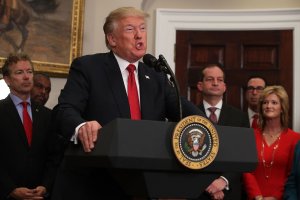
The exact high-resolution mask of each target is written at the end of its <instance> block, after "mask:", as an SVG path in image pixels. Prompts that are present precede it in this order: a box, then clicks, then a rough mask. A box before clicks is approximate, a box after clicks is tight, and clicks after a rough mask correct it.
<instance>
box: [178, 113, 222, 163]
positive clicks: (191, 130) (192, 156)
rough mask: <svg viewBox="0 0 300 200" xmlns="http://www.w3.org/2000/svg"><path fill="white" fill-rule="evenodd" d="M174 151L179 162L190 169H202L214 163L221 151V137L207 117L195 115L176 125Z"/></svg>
mask: <svg viewBox="0 0 300 200" xmlns="http://www.w3.org/2000/svg"><path fill="white" fill-rule="evenodd" d="M172 144H173V150H174V153H175V155H176V157H177V159H178V161H179V162H180V163H181V164H183V165H184V166H185V167H187V168H190V169H202V168H204V167H207V166H208V165H209V164H210V163H212V162H213V161H214V159H215V157H216V156H217V153H218V150H219V136H218V133H217V131H216V129H215V127H214V125H213V124H212V123H211V122H210V121H209V120H208V119H206V118H205V117H201V116H198V115H193V116H189V117H186V118H184V119H182V120H181V121H180V122H178V124H177V125H176V127H175V129H174V132H173V138H172Z"/></svg>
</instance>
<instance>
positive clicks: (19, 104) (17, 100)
mask: <svg viewBox="0 0 300 200" xmlns="http://www.w3.org/2000/svg"><path fill="white" fill-rule="evenodd" d="M9 96H10V98H11V100H12V101H13V103H14V105H15V107H16V109H17V111H18V113H19V116H20V118H21V120H22V122H23V105H22V102H23V100H22V99H20V98H19V97H17V96H16V95H14V94H12V93H10V94H9ZM26 102H27V103H28V104H27V111H28V114H29V116H30V118H31V120H32V111H31V101H30V97H28V99H26Z"/></svg>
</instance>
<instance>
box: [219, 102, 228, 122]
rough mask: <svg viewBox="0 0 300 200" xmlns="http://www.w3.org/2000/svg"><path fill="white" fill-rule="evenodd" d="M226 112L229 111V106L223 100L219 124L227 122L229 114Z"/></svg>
mask: <svg viewBox="0 0 300 200" xmlns="http://www.w3.org/2000/svg"><path fill="white" fill-rule="evenodd" d="M226 113H228V111H227V106H225V104H224V102H223V105H222V108H221V112H220V117H219V121H218V125H225V124H226V115H227V114H226Z"/></svg>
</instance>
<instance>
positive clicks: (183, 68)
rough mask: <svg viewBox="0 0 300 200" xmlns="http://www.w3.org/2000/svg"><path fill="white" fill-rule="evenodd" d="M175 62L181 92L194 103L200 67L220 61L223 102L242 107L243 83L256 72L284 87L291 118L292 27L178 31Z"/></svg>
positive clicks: (244, 107) (243, 107)
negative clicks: (223, 74) (225, 89)
mask: <svg viewBox="0 0 300 200" xmlns="http://www.w3.org/2000/svg"><path fill="white" fill-rule="evenodd" d="M175 63H176V66H175V73H176V77H177V80H178V83H179V85H180V91H181V95H183V96H186V97H187V98H188V99H190V100H191V101H192V102H194V103H195V104H196V105H198V104H199V102H200V101H201V100H202V99H201V94H200V93H199V92H198V91H197V87H196V85H197V82H198V80H199V74H200V71H201V69H202V67H203V66H204V65H205V64H207V63H220V64H222V65H224V68H225V75H226V77H225V82H226V85H227V91H226V93H225V95H224V101H225V102H227V103H228V104H231V105H233V106H235V107H237V108H240V109H243V110H245V109H246V103H245V102H244V87H243V86H245V85H246V82H247V79H248V78H249V77H250V76H253V75H259V76H262V77H263V78H265V79H266V81H267V83H268V85H282V86H284V88H285V89H286V90H287V93H288V95H289V100H290V102H289V103H290V117H292V112H291V110H292V105H293V104H292V100H293V31H292V30H270V31H177V33H176V56H175ZM290 119H292V118H290ZM291 125H292V120H291V123H290V126H291Z"/></svg>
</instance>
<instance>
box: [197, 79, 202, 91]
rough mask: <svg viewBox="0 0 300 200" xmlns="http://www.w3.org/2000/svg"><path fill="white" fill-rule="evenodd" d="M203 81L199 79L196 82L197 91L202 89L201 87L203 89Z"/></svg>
mask: <svg viewBox="0 0 300 200" xmlns="http://www.w3.org/2000/svg"><path fill="white" fill-rule="evenodd" d="M202 86H203V82H202V81H199V82H198V83H197V89H198V91H200V92H201V91H202V89H203V87H202Z"/></svg>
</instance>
